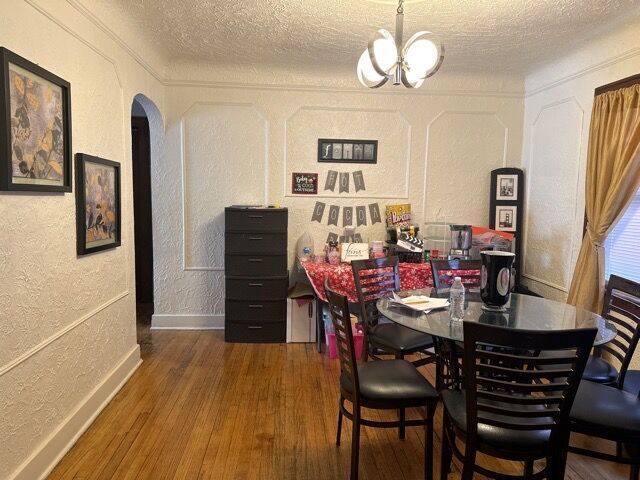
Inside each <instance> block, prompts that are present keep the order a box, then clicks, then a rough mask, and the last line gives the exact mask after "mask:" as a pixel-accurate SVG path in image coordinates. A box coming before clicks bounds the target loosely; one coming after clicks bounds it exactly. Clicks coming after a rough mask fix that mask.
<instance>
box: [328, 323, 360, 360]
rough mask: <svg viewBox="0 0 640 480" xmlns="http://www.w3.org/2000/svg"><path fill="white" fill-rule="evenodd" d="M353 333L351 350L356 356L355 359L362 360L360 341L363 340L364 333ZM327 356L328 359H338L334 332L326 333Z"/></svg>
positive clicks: (354, 331)
mask: <svg viewBox="0 0 640 480" xmlns="http://www.w3.org/2000/svg"><path fill="white" fill-rule="evenodd" d="M352 332H353V348H354V352H355V354H356V359H357V360H360V359H361V358H362V341H363V339H364V333H363V332H361V331H358V330H356V329H355V327H354V328H353V330H352ZM327 355H328V356H329V358H338V346H337V344H336V334H335V332H327Z"/></svg>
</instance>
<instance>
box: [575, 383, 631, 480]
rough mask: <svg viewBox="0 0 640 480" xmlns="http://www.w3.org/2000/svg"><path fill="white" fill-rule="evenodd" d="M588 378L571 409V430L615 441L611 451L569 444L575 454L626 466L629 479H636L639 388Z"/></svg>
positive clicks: (582, 384)
mask: <svg viewBox="0 0 640 480" xmlns="http://www.w3.org/2000/svg"><path fill="white" fill-rule="evenodd" d="M625 383H626V382H624V381H623V383H622V384H620V385H605V384H602V383H595V382H591V381H588V380H583V381H582V382H580V388H578V393H577V395H576V398H575V401H574V403H573V408H572V409H571V416H570V427H571V431H572V432H573V433H578V434H583V435H587V436H588V437H590V438H591V439H594V438H599V439H603V440H609V441H611V442H615V444H616V449H615V454H613V453H606V452H603V451H602V450H592V449H591V448H587V447H577V446H572V445H570V446H569V451H570V452H572V453H576V454H578V455H584V456H587V457H592V458H598V459H600V460H607V461H610V462H616V463H621V464H625V465H629V466H630V475H629V478H630V479H631V480H639V479H640V392H639V391H638V390H637V389H636V390H634V391H633V392H630V391H629V388H628V387H626V386H625Z"/></svg>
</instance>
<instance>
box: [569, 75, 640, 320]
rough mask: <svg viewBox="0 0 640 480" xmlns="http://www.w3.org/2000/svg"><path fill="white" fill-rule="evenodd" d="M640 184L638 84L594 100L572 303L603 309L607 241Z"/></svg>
mask: <svg viewBox="0 0 640 480" xmlns="http://www.w3.org/2000/svg"><path fill="white" fill-rule="evenodd" d="M639 187H640V85H639V84H636V85H633V86H631V87H627V88H621V89H619V90H614V91H610V92H605V93H602V94H600V95H597V96H596V97H595V99H594V103H593V113H592V115H591V127H590V131H589V152H588V157H587V175H586V199H585V206H586V216H587V229H586V232H585V236H584V238H583V240H582V248H581V250H580V255H579V256H578V262H577V264H576V269H575V271H574V274H573V280H572V281H571V288H570V289H569V298H568V300H567V301H568V303H570V304H572V305H577V306H580V307H583V308H586V309H587V310H591V311H594V312H598V313H599V312H600V310H601V308H602V301H603V296H604V271H605V270H604V241H605V239H606V238H607V234H608V233H609V232H610V231H611V229H612V228H613V226H614V225H615V223H616V221H617V220H618V219H619V218H620V217H621V216H622V214H623V213H624V211H625V209H626V208H627V206H628V205H629V203H630V202H631V199H632V198H633V196H634V195H635V193H636V191H637V190H638V188H639ZM633 254H634V255H637V254H638V252H633Z"/></svg>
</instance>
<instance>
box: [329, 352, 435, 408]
mask: <svg viewBox="0 0 640 480" xmlns="http://www.w3.org/2000/svg"><path fill="white" fill-rule="evenodd" d="M358 377H359V382H360V396H361V398H362V399H363V400H365V401H366V400H371V401H374V402H389V401H398V400H400V401H401V400H408V401H419V400H424V402H425V404H426V402H427V400H433V399H437V398H438V392H437V391H436V389H435V388H433V386H432V385H431V384H430V383H429V382H428V381H427V379H426V378H424V377H423V376H422V375H421V374H420V372H418V370H417V369H416V367H414V366H413V365H411V364H410V363H409V362H407V361H406V360H379V361H373V362H366V363H362V364H359V365H358ZM340 387H341V388H342V389H343V390H345V391H347V392H349V393H353V386H352V384H351V379H350V378H349V376H348V375H347V374H345V373H343V374H342V375H341V376H340Z"/></svg>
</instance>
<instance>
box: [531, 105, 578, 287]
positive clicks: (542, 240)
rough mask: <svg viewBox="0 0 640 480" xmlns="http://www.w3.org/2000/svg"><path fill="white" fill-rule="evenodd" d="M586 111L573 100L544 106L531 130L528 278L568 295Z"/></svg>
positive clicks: (571, 270)
mask: <svg viewBox="0 0 640 480" xmlns="http://www.w3.org/2000/svg"><path fill="white" fill-rule="evenodd" d="M583 119H584V112H583V110H582V108H581V107H580V105H579V104H578V102H577V101H576V100H575V98H568V99H563V100H559V101H557V102H553V103H551V104H549V105H545V106H543V107H542V108H541V109H540V111H539V113H538V116H537V117H536V118H535V119H534V121H533V124H532V126H531V131H532V133H531V146H530V148H531V153H530V166H529V171H528V181H527V185H528V192H529V195H528V201H527V205H530V206H531V208H529V209H528V210H527V221H526V227H525V232H526V233H525V235H526V236H525V252H526V253H525V266H524V274H525V275H526V276H529V277H530V278H532V279H534V280H538V281H540V282H541V283H546V284H547V285H548V286H551V287H554V288H557V289H558V290H561V291H565V292H566V291H567V290H568V288H569V284H570V282H571V275H572V273H573V264H572V254H573V247H574V243H573V235H572V234H571V233H572V229H573V224H574V220H575V218H576V214H577V213H576V205H577V200H576V199H577V195H578V187H577V184H578V167H579V165H580V147H581V142H582V124H583Z"/></svg>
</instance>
